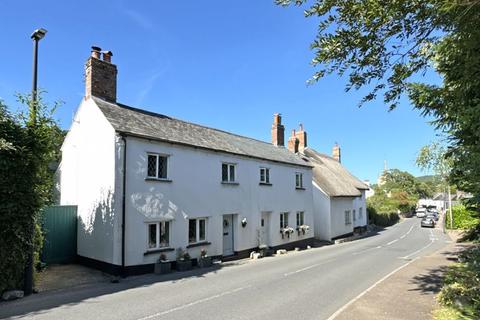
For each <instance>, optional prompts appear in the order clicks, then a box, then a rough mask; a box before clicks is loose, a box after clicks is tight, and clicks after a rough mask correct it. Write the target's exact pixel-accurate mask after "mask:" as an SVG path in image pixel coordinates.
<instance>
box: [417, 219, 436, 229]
mask: <svg viewBox="0 0 480 320" xmlns="http://www.w3.org/2000/svg"><path fill="white" fill-rule="evenodd" d="M420 226H422V228H423V227H429V228H435V220H434V219H433V218H432V217H425V218H423V219H422V222H420Z"/></svg>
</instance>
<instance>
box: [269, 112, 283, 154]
mask: <svg viewBox="0 0 480 320" xmlns="http://www.w3.org/2000/svg"><path fill="white" fill-rule="evenodd" d="M272 144H273V145H274V146H278V147H283V146H285V127H284V126H283V124H282V115H281V114H280V113H275V114H274V115H273V124H272Z"/></svg>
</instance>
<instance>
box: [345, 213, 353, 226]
mask: <svg viewBox="0 0 480 320" xmlns="http://www.w3.org/2000/svg"><path fill="white" fill-rule="evenodd" d="M345 224H352V217H351V215H350V210H345Z"/></svg>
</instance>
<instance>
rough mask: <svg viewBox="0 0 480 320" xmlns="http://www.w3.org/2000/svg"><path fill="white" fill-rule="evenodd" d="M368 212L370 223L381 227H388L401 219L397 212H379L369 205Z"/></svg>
mask: <svg viewBox="0 0 480 320" xmlns="http://www.w3.org/2000/svg"><path fill="white" fill-rule="evenodd" d="M367 213H368V220H369V223H373V224H375V225H377V226H380V227H388V226H391V225H393V224H395V223H397V222H398V220H400V217H399V216H398V214H397V213H394V212H389V213H379V212H377V210H376V209H375V208H374V207H372V206H367Z"/></svg>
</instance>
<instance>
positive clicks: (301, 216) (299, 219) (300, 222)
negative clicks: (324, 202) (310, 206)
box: [297, 211, 305, 227]
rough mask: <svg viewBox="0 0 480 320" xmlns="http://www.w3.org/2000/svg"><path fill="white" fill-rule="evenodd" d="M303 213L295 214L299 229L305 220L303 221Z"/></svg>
mask: <svg viewBox="0 0 480 320" xmlns="http://www.w3.org/2000/svg"><path fill="white" fill-rule="evenodd" d="M304 215H305V214H304V212H303V211H298V212H297V227H300V226H302V225H304V224H305V223H304V222H305V220H304Z"/></svg>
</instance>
